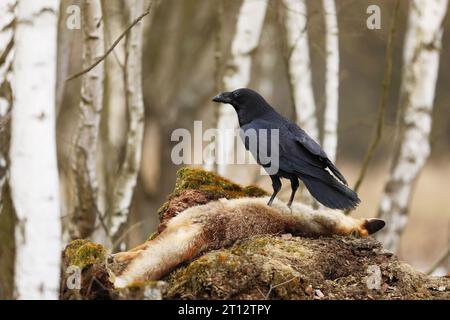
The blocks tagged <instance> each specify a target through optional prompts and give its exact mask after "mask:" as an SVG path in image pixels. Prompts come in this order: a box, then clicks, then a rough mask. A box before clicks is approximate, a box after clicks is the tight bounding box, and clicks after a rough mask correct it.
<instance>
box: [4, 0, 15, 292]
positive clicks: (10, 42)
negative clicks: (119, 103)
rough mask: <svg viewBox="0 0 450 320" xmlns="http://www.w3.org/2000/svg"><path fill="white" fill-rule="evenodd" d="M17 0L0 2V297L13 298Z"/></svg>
mask: <svg viewBox="0 0 450 320" xmlns="http://www.w3.org/2000/svg"><path fill="white" fill-rule="evenodd" d="M16 5H17V2H16V0H6V1H2V2H0V257H1V258H0V300H1V299H12V298H13V297H14V256H15V252H14V251H15V248H14V242H15V241H14V227H15V213H14V208H13V206H12V203H11V192H10V188H9V184H8V171H9V156H8V152H9V145H10V137H11V122H10V111H11V107H12V89H11V81H12V62H13V46H14V27H13V22H14V19H15V13H14V8H15V6H16Z"/></svg>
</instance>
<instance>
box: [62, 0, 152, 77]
mask: <svg viewBox="0 0 450 320" xmlns="http://www.w3.org/2000/svg"><path fill="white" fill-rule="evenodd" d="M152 4H153V1H151V2H150V5H149V6H148V8H147V10H146V11H145V12H144V13H142V14H141V15H140V16H139V17H137V18H136V19H134V21H133V22H132V23H131V24H130V25H129V26H128V27H127V28H126V29H125V30H124V31H123V32H122V34H121V35H120V36H119V37H118V38H117V39H116V40H115V41H114V43H113V44H112V45H111V47H109V49H108V50H107V51H106V52H105V53H104V54H103V55H102V56H101V57H100V58H99V59H98V60H97V61H95V62H94V63H93V64H92V65H90V66H89V67H87V68H86V69H84V70H82V71H80V72H78V73H76V74H74V75H72V76H70V77H68V78H67V79H66V81H70V80H73V79H76V78H78V77H80V76H82V75H83V74H85V73H88V72H89V71H91V70H92V69H94V68H95V67H96V66H97V65H98V64H99V63H100V62H102V61H103V60H105V59H106V57H107V56H108V55H109V54H110V53H111V52H112V51H113V50H114V48H115V47H116V46H117V45H118V44H119V42H120V41H121V40H122V39H123V38H124V37H125V36H126V35H127V34H128V32H129V31H130V30H131V29H132V28H133V27H134V26H135V25H137V24H138V23H139V21H141V20H142V19H143V18H144V17H145V16H147V15H149V14H150V11H151V8H152Z"/></svg>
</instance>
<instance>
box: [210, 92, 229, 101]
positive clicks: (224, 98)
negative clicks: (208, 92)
mask: <svg viewBox="0 0 450 320" xmlns="http://www.w3.org/2000/svg"><path fill="white" fill-rule="evenodd" d="M212 101H214V102H222V103H231V101H232V99H231V92H222V93H220V94H218V95H217V96H215V97H214V98H213V99H212Z"/></svg>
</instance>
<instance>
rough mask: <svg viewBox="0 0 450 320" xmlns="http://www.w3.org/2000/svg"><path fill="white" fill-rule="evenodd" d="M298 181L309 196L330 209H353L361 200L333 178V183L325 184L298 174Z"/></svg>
mask: <svg viewBox="0 0 450 320" xmlns="http://www.w3.org/2000/svg"><path fill="white" fill-rule="evenodd" d="M299 178H300V180H302V181H303V183H304V184H305V186H306V188H307V189H308V191H309V192H310V193H311V195H312V196H313V197H314V198H315V199H316V200H317V201H319V202H320V203H321V204H323V205H324V206H326V207H328V208H331V209H341V210H344V209H354V208H356V207H357V206H358V204H359V203H360V202H361V200H360V199H359V198H358V195H357V194H356V192H354V191H353V190H351V189H350V188H348V187H347V186H345V185H343V184H342V183H339V182H338V181H336V180H335V179H334V178H331V177H330V178H331V179H333V180H334V181H333V182H334V183H327V182H324V181H322V180H320V179H317V178H314V177H311V176H308V175H304V174H299Z"/></svg>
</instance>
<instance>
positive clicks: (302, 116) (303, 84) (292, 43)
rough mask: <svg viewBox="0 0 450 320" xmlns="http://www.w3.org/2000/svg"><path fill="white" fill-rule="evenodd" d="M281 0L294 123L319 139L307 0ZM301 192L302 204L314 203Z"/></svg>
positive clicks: (303, 189) (314, 202) (308, 194)
mask: <svg viewBox="0 0 450 320" xmlns="http://www.w3.org/2000/svg"><path fill="white" fill-rule="evenodd" d="M283 3H284V6H285V8H286V15H285V30H286V38H287V46H288V57H287V68H288V78H289V84H290V86H291V95H292V99H293V103H294V107H295V114H296V118H297V119H296V120H297V124H298V125H299V126H300V127H301V128H303V129H304V130H305V131H306V132H307V133H308V134H309V135H310V136H311V137H312V138H313V139H314V140H316V141H319V129H318V126H317V116H316V104H315V101H314V93H313V88H312V80H311V62H310V58H309V44H308V32H307V10H306V1H305V0H283ZM300 194H301V201H302V202H303V203H306V204H309V205H317V202H316V201H315V200H314V198H313V197H312V196H311V195H310V193H309V192H308V190H307V189H306V188H304V187H303V186H302V188H301V191H300Z"/></svg>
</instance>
